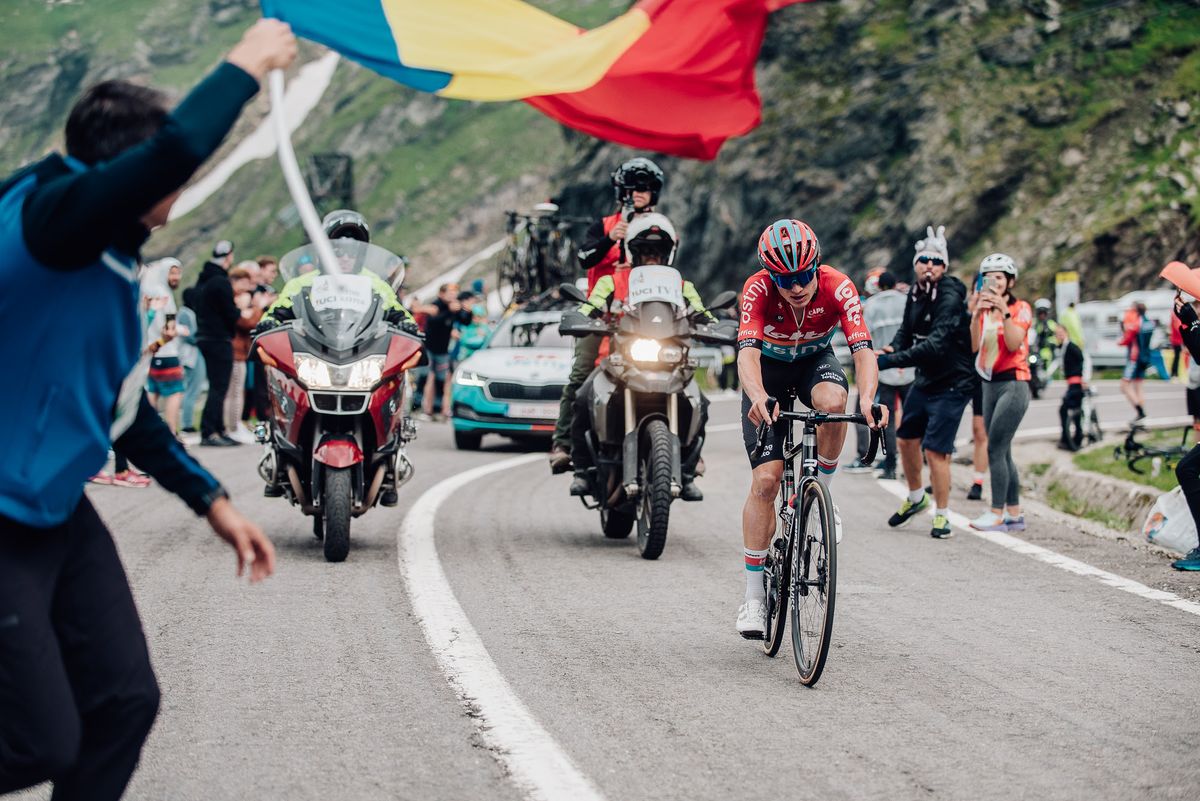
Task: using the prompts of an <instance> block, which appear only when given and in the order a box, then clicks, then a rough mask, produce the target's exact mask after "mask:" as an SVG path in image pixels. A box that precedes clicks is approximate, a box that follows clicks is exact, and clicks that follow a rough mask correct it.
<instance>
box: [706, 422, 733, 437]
mask: <svg viewBox="0 0 1200 801" xmlns="http://www.w3.org/2000/svg"><path fill="white" fill-rule="evenodd" d="M741 427H742V424H741V423H740V422H737V423H721V424H720V425H715V426H705V427H704V430H705V431H707V432H708V433H710V434H713V433H716V432H717V431H733V430H734V429H739V428H741Z"/></svg>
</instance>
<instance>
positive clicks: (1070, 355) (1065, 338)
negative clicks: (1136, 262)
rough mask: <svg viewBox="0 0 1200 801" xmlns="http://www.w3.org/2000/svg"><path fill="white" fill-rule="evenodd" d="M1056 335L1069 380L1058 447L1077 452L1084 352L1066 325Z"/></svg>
mask: <svg viewBox="0 0 1200 801" xmlns="http://www.w3.org/2000/svg"><path fill="white" fill-rule="evenodd" d="M1054 334H1055V336H1056V337H1058V344H1059V347H1060V348H1061V349H1062V369H1063V377H1064V378H1066V379H1067V391H1066V392H1064V393H1063V398H1062V403H1061V404H1059V407H1058V419H1059V422H1060V423H1061V425H1062V436H1061V437H1059V440H1058V447H1059V449H1060V450H1064V451H1077V450H1079V449H1080V448H1081V447H1083V393H1084V392H1085V391H1086V389H1087V388H1086V387H1085V386H1084V382H1083V351H1082V350H1081V349H1080V347H1079V346H1078V345H1076V344H1075V343H1074V342H1072V341H1071V334H1070V332H1069V331H1067V327H1066V326H1065V325H1059V326H1058V328H1057V329H1056V330H1055V332H1054ZM1190 402H1191V401H1190V398H1189V404H1190ZM1072 427H1074V429H1075V433H1074V434H1073V435H1072V434H1071V431H1070V429H1071V428H1072Z"/></svg>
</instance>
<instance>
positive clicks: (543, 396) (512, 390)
mask: <svg viewBox="0 0 1200 801" xmlns="http://www.w3.org/2000/svg"><path fill="white" fill-rule="evenodd" d="M487 390H488V395H491V396H492V398H493V399H495V400H498V401H556V400H558V399H559V398H561V397H562V391H563V385H562V384H541V385H533V386H530V385H526V384H517V383H514V382H512V381H489V382H488V386H487Z"/></svg>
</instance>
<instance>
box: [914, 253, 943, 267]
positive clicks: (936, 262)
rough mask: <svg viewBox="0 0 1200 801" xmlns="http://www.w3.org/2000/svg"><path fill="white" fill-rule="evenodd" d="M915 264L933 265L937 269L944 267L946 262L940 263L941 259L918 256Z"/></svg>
mask: <svg viewBox="0 0 1200 801" xmlns="http://www.w3.org/2000/svg"><path fill="white" fill-rule="evenodd" d="M917 264H933V265H936V266H938V267H945V266H946V262H944V261H942V260H941V259H939V258H937V257H932V256H918V257H917Z"/></svg>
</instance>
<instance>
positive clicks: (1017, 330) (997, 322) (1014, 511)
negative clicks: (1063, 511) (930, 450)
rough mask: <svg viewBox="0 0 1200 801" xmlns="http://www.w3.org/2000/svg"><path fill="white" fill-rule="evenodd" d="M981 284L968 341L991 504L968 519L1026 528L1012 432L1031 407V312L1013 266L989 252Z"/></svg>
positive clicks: (992, 526) (998, 527)
mask: <svg viewBox="0 0 1200 801" xmlns="http://www.w3.org/2000/svg"><path fill="white" fill-rule="evenodd" d="M979 272H980V273H981V274H982V275H983V286H982V288H981V289H980V291H978V292H976V293H975V294H974V295H972V296H971V300H970V303H969V308H970V311H971V345H972V349H973V350H974V351H975V354H976V356H975V371H976V372H978V373H979V375H980V377H981V378H982V379H983V424H984V426H986V428H987V435H988V465H989V466H990V468H991V479H992V508H991V509H990V510H989V511H988V512H985V513H984V514H982V515H980V516H979V517H977V518H976V519H975V520H972V521H971V526H972V528H976V529H979V530H980V531H1024V530H1025V517H1024V515H1022V514H1021V480H1020V477H1019V476H1018V474H1017V465H1016V462H1014V461H1013V458H1012V441H1013V436H1014V435H1015V434H1016V433H1017V427H1018V426H1020V425H1021V420H1022V419H1023V418H1024V417H1025V412H1026V411H1027V410H1028V409H1029V399H1030V393H1029V326H1030V325H1031V324H1032V323H1033V311H1032V309H1030V308H1029V304H1028V303H1026V302H1025V301H1023V300H1019V299H1018V298H1017V297H1016V296H1015V295H1013V293H1012V288H1013V284H1014V283H1015V282H1016V280H1017V265H1016V264H1015V263H1014V262H1013V260H1012V258H1011V257H1009V256H1006V255H1005V254H1003V253H993V254H992V255H990V256H988V257H987V258H986V259H984V260H983V262H982V263H981V264H980V265H979Z"/></svg>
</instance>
